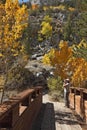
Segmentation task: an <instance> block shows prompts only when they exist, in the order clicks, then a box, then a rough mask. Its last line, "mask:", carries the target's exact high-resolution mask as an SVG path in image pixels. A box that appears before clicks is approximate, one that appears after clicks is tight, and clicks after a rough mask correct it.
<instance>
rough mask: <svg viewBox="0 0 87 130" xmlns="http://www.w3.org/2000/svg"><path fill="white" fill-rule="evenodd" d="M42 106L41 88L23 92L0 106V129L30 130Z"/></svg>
mask: <svg viewBox="0 0 87 130" xmlns="http://www.w3.org/2000/svg"><path fill="white" fill-rule="evenodd" d="M41 105H42V87H36V88H31V89H28V90H25V91H23V92H21V93H20V94H18V95H17V96H14V97H12V98H10V99H9V101H6V102H4V103H3V104H2V105H0V128H6V129H9V130H30V129H31V127H32V123H33V121H34V120H35V118H36V116H37V114H38V112H39V110H40V108H41Z"/></svg>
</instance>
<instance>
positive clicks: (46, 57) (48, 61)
mask: <svg viewBox="0 0 87 130" xmlns="http://www.w3.org/2000/svg"><path fill="white" fill-rule="evenodd" d="M54 53H55V50H54V49H51V50H50V52H49V53H47V54H45V55H44V57H43V59H42V62H43V63H44V64H49V65H51V58H52V57H53V56H54Z"/></svg>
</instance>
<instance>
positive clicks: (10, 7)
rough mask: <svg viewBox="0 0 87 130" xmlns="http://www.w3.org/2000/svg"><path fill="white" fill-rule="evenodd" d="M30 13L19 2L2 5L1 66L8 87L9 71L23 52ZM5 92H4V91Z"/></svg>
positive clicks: (0, 26) (0, 9)
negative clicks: (23, 34) (22, 39)
mask: <svg viewBox="0 0 87 130" xmlns="http://www.w3.org/2000/svg"><path fill="white" fill-rule="evenodd" d="M27 19H28V11H27V8H26V6H24V5H23V6H22V7H20V6H19V3H18V0H14V1H12V0H6V3H5V5H3V4H0V64H1V65H2V66H0V67H1V68H0V69H1V70H2V68H3V66H4V69H3V70H2V72H3V74H5V84H4V86H6V83H7V80H8V70H9V68H10V67H11V66H12V65H13V64H14V62H16V59H17V57H18V56H19V55H20V54H22V52H23V48H24V47H23V45H22V43H21V42H20V38H21V37H22V33H23V30H24V28H25V27H27ZM3 92H4V91H3Z"/></svg>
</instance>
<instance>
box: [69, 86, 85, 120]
mask: <svg viewBox="0 0 87 130" xmlns="http://www.w3.org/2000/svg"><path fill="white" fill-rule="evenodd" d="M69 99H70V107H71V108H73V109H74V110H75V111H76V113H77V114H78V115H80V117H81V118H82V119H83V120H84V121H85V122H86V123H87V89H84V88H74V87H71V88H70V95H69Z"/></svg>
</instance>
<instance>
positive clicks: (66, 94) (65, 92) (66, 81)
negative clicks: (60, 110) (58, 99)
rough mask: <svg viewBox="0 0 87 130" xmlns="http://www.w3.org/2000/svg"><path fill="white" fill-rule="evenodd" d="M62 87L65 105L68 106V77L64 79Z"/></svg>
mask: <svg viewBox="0 0 87 130" xmlns="http://www.w3.org/2000/svg"><path fill="white" fill-rule="evenodd" d="M63 87H64V100H65V106H66V107H68V108H69V88H70V80H69V79H65V80H64V82H63Z"/></svg>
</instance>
